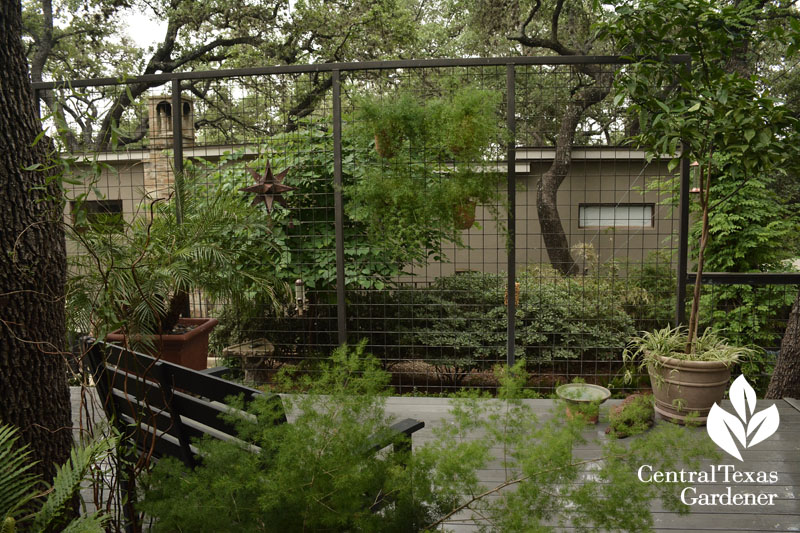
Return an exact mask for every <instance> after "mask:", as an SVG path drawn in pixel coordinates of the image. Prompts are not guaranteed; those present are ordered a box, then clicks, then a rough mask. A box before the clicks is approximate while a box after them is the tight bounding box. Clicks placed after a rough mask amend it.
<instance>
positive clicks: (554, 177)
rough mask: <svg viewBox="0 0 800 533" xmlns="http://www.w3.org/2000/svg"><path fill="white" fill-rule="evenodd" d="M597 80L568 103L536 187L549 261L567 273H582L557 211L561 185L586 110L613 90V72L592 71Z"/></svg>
mask: <svg viewBox="0 0 800 533" xmlns="http://www.w3.org/2000/svg"><path fill="white" fill-rule="evenodd" d="M593 77H594V79H595V82H596V84H595V85H593V86H590V87H585V88H583V89H581V90H579V91H577V92H576V93H575V95H574V96H573V97H572V100H571V101H570V102H569V104H567V107H566V109H565V111H564V114H563V115H562V117H561V123H560V125H559V129H558V136H557V137H556V147H555V148H556V150H555V152H556V153H555V157H554V158H553V162H552V164H551V165H550V168H549V169H547V171H546V172H545V173H544V174H542V177H541V178H539V182H538V184H537V188H536V211H537V214H538V217H539V227H540V228H541V231H542V240H543V241H544V245H545V248H546V249H547V255H548V257H549V259H550V264H551V265H552V266H553V268H554V269H556V270H557V271H559V272H561V273H562V274H564V275H571V274H579V273H580V272H579V266H578V263H576V262H575V259H574V258H573V257H572V252H571V251H570V245H569V239H567V235H566V233H565V232H564V225H563V224H562V223H561V216H560V215H559V214H558V189H559V187H561V184H562V183H563V182H564V179H565V178H566V177H567V175H568V174H569V169H570V166H571V163H572V143H573V141H574V140H575V131H576V129H577V128H578V125H579V124H580V121H581V120H583V114H584V113H585V112H586V110H587V109H589V108H590V107H591V106H593V105H595V104H597V103H598V102H600V101H601V100H603V98H605V97H606V96H608V94H609V93H610V92H611V79H610V74H607V73H602V72H597V73H594V74H593Z"/></svg>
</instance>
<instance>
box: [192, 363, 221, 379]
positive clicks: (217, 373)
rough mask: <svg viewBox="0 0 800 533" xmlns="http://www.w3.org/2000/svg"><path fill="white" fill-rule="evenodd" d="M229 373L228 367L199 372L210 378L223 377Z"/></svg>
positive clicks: (217, 367) (216, 367) (215, 367)
mask: <svg viewBox="0 0 800 533" xmlns="http://www.w3.org/2000/svg"><path fill="white" fill-rule="evenodd" d="M227 371H228V367H227V366H214V367H211V368H206V369H205V370H198V372H200V373H201V374H208V375H209V376H214V377H218V378H219V377H222V375H223V374H225V373H226V372H227Z"/></svg>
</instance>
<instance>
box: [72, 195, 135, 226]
mask: <svg viewBox="0 0 800 533" xmlns="http://www.w3.org/2000/svg"><path fill="white" fill-rule="evenodd" d="M71 207H72V224H73V225H74V226H75V228H76V229H77V230H78V231H85V230H86V229H87V228H91V229H92V230H94V231H105V232H110V231H112V232H116V231H122V228H123V226H124V224H125V220H124V218H123V216H122V200H84V201H81V202H71Z"/></svg>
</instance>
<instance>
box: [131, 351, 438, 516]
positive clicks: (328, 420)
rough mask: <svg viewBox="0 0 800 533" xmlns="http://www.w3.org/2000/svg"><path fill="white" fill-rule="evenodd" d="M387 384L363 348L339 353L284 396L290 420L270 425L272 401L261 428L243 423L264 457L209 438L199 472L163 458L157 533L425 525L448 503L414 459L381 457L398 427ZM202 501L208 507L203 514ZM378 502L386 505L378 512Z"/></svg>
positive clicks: (149, 508)
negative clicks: (383, 440) (376, 444)
mask: <svg viewBox="0 0 800 533" xmlns="http://www.w3.org/2000/svg"><path fill="white" fill-rule="evenodd" d="M387 379H388V375H387V374H385V373H384V372H382V371H380V369H379V366H378V364H377V362H376V361H375V360H374V359H372V358H370V357H367V356H365V355H364V353H363V345H360V346H356V347H355V348H354V349H349V348H347V347H342V348H340V349H338V350H336V351H335V352H334V354H333V355H332V356H331V363H330V364H329V365H324V366H323V367H322V368H321V369H320V374H319V375H317V376H315V378H314V379H313V380H312V379H307V380H303V383H302V384H303V385H304V386H309V387H310V388H309V390H308V392H307V394H304V395H302V396H294V397H287V398H285V401H286V402H287V404H288V405H287V410H288V412H289V413H291V414H290V418H292V422H291V423H289V424H280V425H274V424H271V423H270V421H271V419H272V417H273V416H274V415H273V414H272V412H271V410H270V408H269V406H268V405H266V404H263V403H262V404H257V405H256V406H255V411H254V414H255V415H256V417H257V419H258V422H253V421H250V420H249V419H247V418H239V419H237V420H236V423H237V424H238V427H239V429H240V435H241V437H242V438H243V439H244V440H245V441H248V442H251V443H253V444H255V445H257V446H258V447H259V451H258V452H257V453H251V450H250V449H248V448H245V447H242V446H240V445H237V444H234V443H222V442H219V443H212V442H202V443H200V446H201V448H202V449H203V450H204V458H203V464H202V465H201V466H200V467H198V468H196V469H195V470H194V471H193V472H191V473H189V472H187V471H186V470H185V469H184V468H183V467H182V466H181V465H179V464H178V463H177V462H176V461H162V462H160V463H159V464H158V465H157V466H156V468H155V470H154V472H153V476H152V478H151V479H150V486H149V489H148V490H147V492H146V494H145V499H144V502H143V504H142V508H143V510H144V511H145V512H147V514H149V515H151V516H154V517H156V518H157V519H158V522H157V524H156V530H157V531H158V530H164V531H173V530H176V529H189V530H193V531H299V530H305V531H330V530H334V531H407V530H409V529H413V528H414V525H416V529H421V526H422V524H424V523H426V522H427V521H429V520H431V513H432V512H435V509H436V507H437V505H443V502H442V500H441V497H440V496H439V495H436V494H434V493H432V492H431V489H430V488H427V487H426V484H425V483H424V482H419V483H416V481H417V480H416V476H409V475H408V474H409V471H408V470H406V469H405V468H403V466H402V461H404V460H407V459H408V457H407V456H406V455H405V454H402V453H400V454H389V455H387V456H386V457H381V456H379V455H376V454H374V453H371V452H370V451H369V450H368V445H367V443H368V442H369V441H370V437H371V436H373V435H377V434H380V433H381V432H382V431H383V430H384V429H385V428H386V427H387V426H388V425H389V418H388V417H387V415H386V414H385V412H384V410H383V404H384V400H383V392H382V391H383V390H384V387H385V385H386V383H387ZM420 474H424V473H422V472H420ZM412 477H413V478H414V479H415V484H414V485H413V487H412V483H411V481H412ZM422 479H424V478H420V479H419V481H422ZM412 488H413V491H412ZM412 495H413V497H414V499H413V500H412ZM200 498H202V500H200ZM197 501H203V502H204V505H203V506H202V508H200V510H199V512H198V507H197V506H196V505H195V503H196V502H197ZM231 502H235V505H231ZM374 505H375V506H379V507H380V506H382V509H381V510H380V511H379V512H371V511H370V508H371V507H373V506H374Z"/></svg>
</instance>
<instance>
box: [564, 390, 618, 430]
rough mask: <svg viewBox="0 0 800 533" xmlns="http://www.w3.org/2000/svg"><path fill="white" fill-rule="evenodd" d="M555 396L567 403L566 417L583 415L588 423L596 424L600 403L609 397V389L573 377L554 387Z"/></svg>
mask: <svg viewBox="0 0 800 533" xmlns="http://www.w3.org/2000/svg"><path fill="white" fill-rule="evenodd" d="M556 396H558V397H559V398H560V399H561V400H563V401H564V403H566V405H567V418H570V419H572V418H573V417H576V416H581V417H583V418H584V419H585V420H586V422H588V423H589V424H597V421H598V419H599V418H600V404H601V403H603V402H605V401H606V400H607V399H608V398H610V397H611V391H610V390H608V389H607V388H605V387H603V386H601V385H593V384H591V383H586V382H584V381H582V380H580V379H575V380H574V381H573V382H572V383H568V384H566V385H561V386H560V387H558V388H557V389H556Z"/></svg>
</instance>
